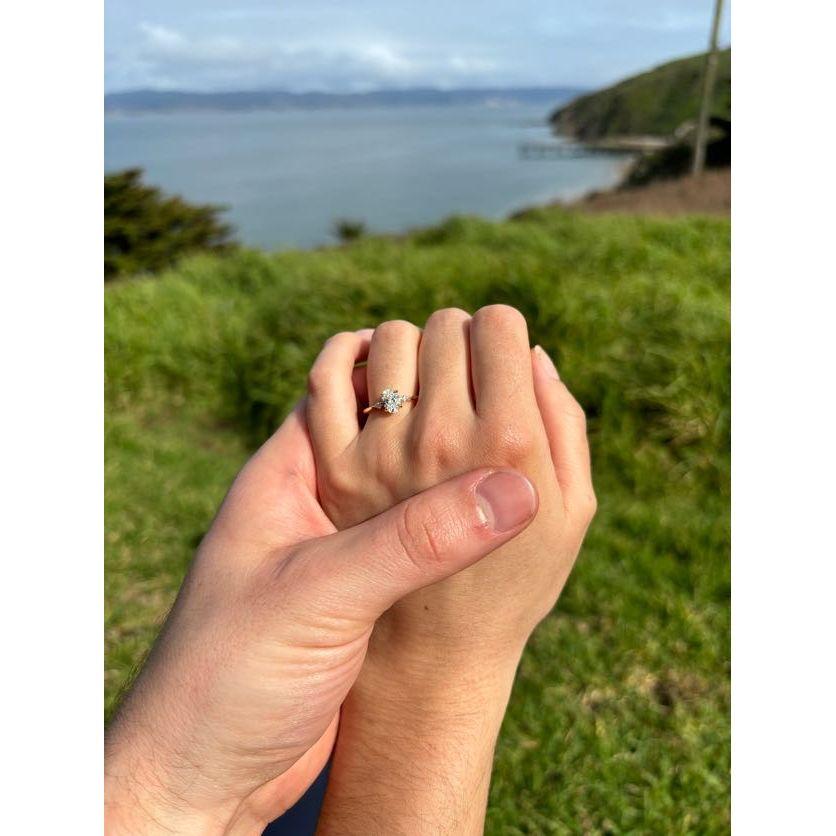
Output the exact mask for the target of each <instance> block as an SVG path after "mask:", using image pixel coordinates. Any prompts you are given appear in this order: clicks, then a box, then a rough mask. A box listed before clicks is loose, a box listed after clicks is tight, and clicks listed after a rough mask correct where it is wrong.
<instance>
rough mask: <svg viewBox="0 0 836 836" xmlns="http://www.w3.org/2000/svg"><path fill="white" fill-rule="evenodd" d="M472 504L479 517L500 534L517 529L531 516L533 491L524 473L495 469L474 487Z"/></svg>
mask: <svg viewBox="0 0 836 836" xmlns="http://www.w3.org/2000/svg"><path fill="white" fill-rule="evenodd" d="M476 503H477V505H478V507H479V513H480V515H481V516H482V518H483V520H484V521H485V522H486V523H487V524H488V525H489V526H490V527H491V528H492V529H493V530H494V531H496V532H498V533H501V532H503V531H510V530H511V529H513V528H517V527H518V526H520V525H522V524H523V523H524V522H527V521H528V520H530V519H531V518H532V517H533V516H534V512H535V511H536V510H537V492H536V491H535V490H534V485H532V484H531V482H529V481H528V479H526V478H525V476H521V475H520V474H519V473H514V472H513V471H508V470H499V471H497V472H495V473H491V474H490V475H488V476H486V477H485V478H484V479H483V480H482V481H481V482H480V483H479V484H478V485H477V486H476Z"/></svg>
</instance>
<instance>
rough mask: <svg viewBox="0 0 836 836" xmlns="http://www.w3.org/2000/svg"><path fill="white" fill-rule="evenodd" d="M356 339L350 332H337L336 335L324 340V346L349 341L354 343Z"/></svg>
mask: <svg viewBox="0 0 836 836" xmlns="http://www.w3.org/2000/svg"><path fill="white" fill-rule="evenodd" d="M356 339H357V335H356V334H355V333H354V332H352V331H338V332H337V333H336V334H332V335H331V336H330V337H328V339H327V340H325V345H336V344H338V343H344V342H349V341H352V342H353V341H354V340H356Z"/></svg>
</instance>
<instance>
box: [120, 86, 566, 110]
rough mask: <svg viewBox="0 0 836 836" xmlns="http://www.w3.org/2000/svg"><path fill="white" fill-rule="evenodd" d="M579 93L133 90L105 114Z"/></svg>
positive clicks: (491, 100)
mask: <svg viewBox="0 0 836 836" xmlns="http://www.w3.org/2000/svg"><path fill="white" fill-rule="evenodd" d="M580 92H582V90H581V89H579V88H577V87H514V88H485V89H481V88H467V89H459V90H437V89H434V88H413V89H407V90H373V91H370V92H367V93H315V92H314V93H290V92H288V91H286V90H249V91H246V90H244V91H238V92H229V93H195V92H189V91H183V90H128V91H125V92H122V93H109V94H108V95H106V96H105V110H106V111H111V112H113V111H121V112H126V113H142V112H174V111H187V110H189V111H207V110H232V111H241V110H287V109H306V108H307V109H314V108H316V109H319V108H362V107H409V106H420V105H433V106H439V105H496V106H501V105H508V104H535V105H542V107H543V109H544V110H545V109H547V108H551V107H554V106H555V105H558V104H561V103H563V102H566V101H568V100H569V99H571V98H573V97H575V96H577V95H578V94H579V93H580Z"/></svg>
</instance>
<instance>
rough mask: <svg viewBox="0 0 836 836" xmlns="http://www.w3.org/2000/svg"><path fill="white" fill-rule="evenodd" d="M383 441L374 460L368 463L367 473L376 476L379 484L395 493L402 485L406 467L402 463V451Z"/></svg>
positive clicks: (394, 445) (375, 452) (375, 453)
mask: <svg viewBox="0 0 836 836" xmlns="http://www.w3.org/2000/svg"><path fill="white" fill-rule="evenodd" d="M393 442H394V439H393V440H392V442H390V443H386V442H385V441H383V440H382V441H381V444H380V445H378V448H377V449H376V450H375V451H374V458H373V460H369V461H367V462H366V468H365V470H366V472H367V473H374V474H376V478H377V482H378V483H379V484H381V485H383V486H384V487H385V488H386V489H387V490H388V491H389V492H390V493H394V492H396V490H397V487H398V485H399V484H400V481H401V478H402V475H403V472H404V467H403V462H402V451H401V449H400V447H399V446H398V445H397V444H395V443H393Z"/></svg>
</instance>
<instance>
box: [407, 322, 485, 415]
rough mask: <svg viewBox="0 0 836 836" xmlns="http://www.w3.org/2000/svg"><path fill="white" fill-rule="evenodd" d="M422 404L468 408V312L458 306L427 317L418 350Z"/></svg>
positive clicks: (469, 390) (469, 397) (445, 407)
mask: <svg viewBox="0 0 836 836" xmlns="http://www.w3.org/2000/svg"><path fill="white" fill-rule="evenodd" d="M418 380H419V381H420V384H421V401H420V404H421V405H422V406H428V405H431V404H434V403H435V404H443V406H444V409H445V410H449V409H451V408H452V407H455V406H462V407H466V408H467V409H468V411H470V410H472V408H473V402H472V399H471V385H470V314H469V313H467V312H466V311H462V310H460V309H459V308H444V309H443V310H440V311H436V312H435V313H434V314H432V315H431V316H430V318H429V319H428V320H427V324H426V325H425V326H424V334H423V336H422V337H421V346H420V348H419V351H418Z"/></svg>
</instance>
